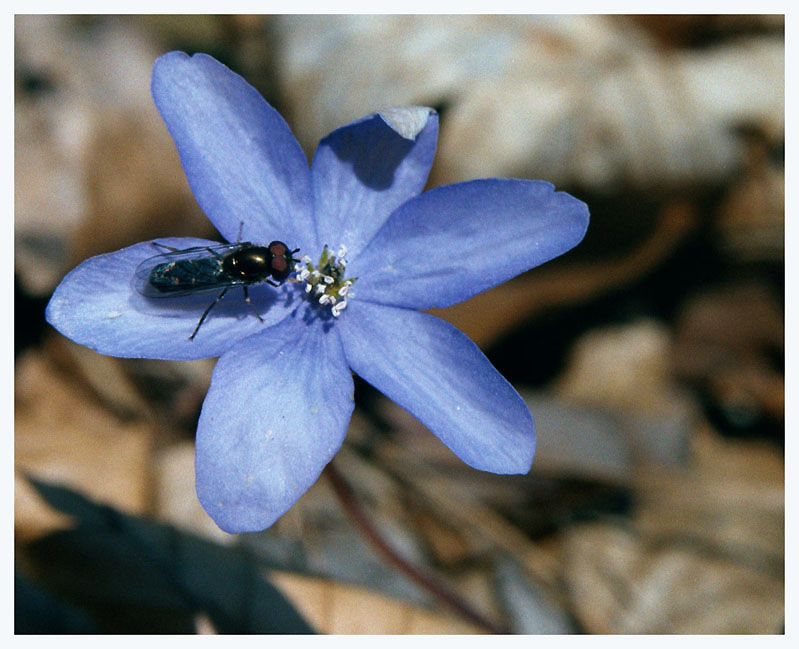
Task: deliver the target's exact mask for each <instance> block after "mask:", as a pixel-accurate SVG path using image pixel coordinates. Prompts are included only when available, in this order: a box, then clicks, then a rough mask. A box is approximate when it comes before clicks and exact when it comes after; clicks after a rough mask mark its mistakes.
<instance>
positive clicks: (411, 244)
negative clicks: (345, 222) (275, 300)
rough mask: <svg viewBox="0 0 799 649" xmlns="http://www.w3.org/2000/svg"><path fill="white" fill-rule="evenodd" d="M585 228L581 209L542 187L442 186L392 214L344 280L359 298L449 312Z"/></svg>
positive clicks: (563, 246) (495, 182) (493, 182)
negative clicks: (349, 280) (351, 282)
mask: <svg viewBox="0 0 799 649" xmlns="http://www.w3.org/2000/svg"><path fill="white" fill-rule="evenodd" d="M587 227H588V207H587V206H586V204H585V203H583V202H582V201H579V200H577V199H576V198H574V197H572V196H570V195H569V194H566V193H564V192H555V191H554V187H553V186H552V185H551V184H550V183H547V182H543V181H536V180H513V179H497V178H492V179H485V180H473V181H470V182H465V183H458V184H456V185H446V186H443V187H437V188H435V189H432V190H430V191H428V192H425V193H424V194H422V195H421V196H418V197H416V198H414V199H412V200H410V201H408V202H407V203H405V204H404V205H402V206H401V207H400V208H399V209H397V210H396V211H395V212H394V213H393V214H392V215H391V217H390V218H389V219H388V221H386V223H385V225H384V226H383V227H382V228H381V230H380V231H379V232H378V233H377V235H376V236H375V237H374V239H372V241H371V242H370V243H369V245H368V246H367V247H366V248H365V249H364V250H363V251H361V254H360V255H359V256H358V257H357V258H353V259H352V261H351V263H350V266H349V268H348V271H347V274H348V275H351V276H356V277H359V278H360V279H359V280H358V282H357V285H356V288H357V294H358V299H360V300H369V301H372V302H379V303H382V304H393V305H397V306H405V307H411V308H417V309H425V308H430V307H443V306H449V305H451V304H456V303H458V302H462V301H463V300H466V299H467V298H470V297H472V296H473V295H476V294H477V293H480V292H482V291H485V290H486V289H489V288H491V287H493V286H496V285H497V284H501V283H502V282H504V281H506V280H508V279H510V278H511V277H514V276H515V275H518V274H519V273H522V272H524V271H526V270H529V269H530V268H533V267H534V266H538V265H539V264H543V263H544V262H545V261H549V260H550V259H552V258H553V257H557V256H558V255H561V254H563V253H564V252H566V251H567V250H569V249H571V248H572V247H574V246H576V245H577V244H578V243H579V242H580V241H581V240H582V238H583V236H584V234H585V231H586V228H587Z"/></svg>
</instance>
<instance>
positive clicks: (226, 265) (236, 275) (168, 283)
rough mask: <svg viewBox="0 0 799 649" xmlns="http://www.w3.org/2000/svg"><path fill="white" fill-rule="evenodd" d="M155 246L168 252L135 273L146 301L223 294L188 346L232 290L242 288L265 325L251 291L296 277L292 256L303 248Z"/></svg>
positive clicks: (245, 244) (278, 243) (275, 244)
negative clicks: (215, 293)
mask: <svg viewBox="0 0 799 649" xmlns="http://www.w3.org/2000/svg"><path fill="white" fill-rule="evenodd" d="M153 245H154V246H156V247H158V248H162V249H164V250H165V251H166V252H163V253H161V254H160V255H155V256H154V257H150V258H149V259H145V260H144V261H143V262H142V263H140V264H139V266H138V267H137V268H136V276H135V286H136V290H137V291H138V292H139V293H141V294H142V295H143V296H145V297H148V298H162V297H178V296H181V295H194V294H195V293H204V292H210V291H216V290H219V289H220V288H221V289H222V292H221V293H220V294H219V295H218V296H217V298H216V299H215V300H214V301H213V302H211V304H209V305H208V308H207V309H206V310H205V311H204V312H203V314H202V316H200V321H199V322H198V323H197V326H196V327H195V328H194V331H193V332H192V334H191V336H189V340H194V337H195V336H196V335H197V332H198V331H199V330H200V326H201V325H202V323H203V322H204V321H205V319H206V317H208V314H209V313H210V312H211V309H213V308H214V307H215V306H216V305H217V304H218V303H219V301H220V300H221V299H222V298H223V297H224V296H225V293H227V292H228V290H230V288H231V287H233V286H241V288H242V289H243V291H244V300H245V301H246V302H247V304H249V305H250V307H252V310H253V312H254V313H255V315H256V316H257V317H258V319H259V320H260V321H261V322H263V318H261V316H260V315H259V314H258V312H257V311H256V310H255V307H254V306H253V305H252V302H251V301H250V296H249V295H248V293H247V287H248V286H250V285H252V284H260V283H262V282H266V283H267V284H270V285H272V286H280V283H282V282H284V281H285V280H286V279H287V278H288V276H289V275H290V274H291V273H292V272H293V271H294V266H295V264H296V263H297V260H296V259H294V257H293V255H294V253H295V252H298V251H299V248H295V249H294V250H289V247H288V246H287V245H286V244H285V243H283V242H282V241H273V242H272V243H270V244H269V245H268V246H259V245H255V244H253V243H250V242H249V241H242V242H239V243H229V244H218V245H213V246H197V247H194V248H185V249H183V250H181V249H179V248H172V247H170V246H165V245H164V244H161V243H156V242H153ZM273 280H276V281H273Z"/></svg>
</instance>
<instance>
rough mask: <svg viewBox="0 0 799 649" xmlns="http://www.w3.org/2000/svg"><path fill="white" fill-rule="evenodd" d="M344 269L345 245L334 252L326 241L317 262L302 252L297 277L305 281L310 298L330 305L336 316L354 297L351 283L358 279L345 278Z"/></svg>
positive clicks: (345, 267)
mask: <svg viewBox="0 0 799 649" xmlns="http://www.w3.org/2000/svg"><path fill="white" fill-rule="evenodd" d="M346 269H347V248H346V247H345V246H344V245H341V246H339V249H338V252H337V254H335V255H334V254H332V253H331V252H330V250H329V249H328V247H327V245H325V247H324V249H323V250H322V255H321V256H320V257H319V263H317V264H316V265H314V263H313V261H312V260H311V258H310V257H309V256H308V255H305V256H303V258H302V259H301V260H300V261H299V263H298V264H297V280H298V281H300V282H303V283H304V284H305V293H306V295H307V296H308V297H309V299H311V300H313V301H315V302H316V303H317V304H319V305H320V306H322V307H325V306H329V307H330V312H331V313H332V315H333V316H334V317H338V316H339V314H340V313H341V312H342V311H343V310H344V309H345V308H346V307H347V300H349V299H350V298H352V297H353V295H354V294H353V292H352V285H353V283H354V282H355V280H356V279H358V278H357V277H350V278H346V277H345V275H346Z"/></svg>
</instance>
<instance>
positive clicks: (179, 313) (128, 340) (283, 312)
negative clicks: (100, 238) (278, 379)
mask: <svg viewBox="0 0 799 649" xmlns="http://www.w3.org/2000/svg"><path fill="white" fill-rule="evenodd" d="M158 241H159V243H162V244H164V245H167V246H171V247H173V248H179V249H184V248H191V247H194V246H208V245H216V244H218V242H216V241H208V240H206V239H194V238H166V239H159V240H158ZM161 252H162V250H160V249H158V248H156V247H154V246H153V245H152V244H151V243H137V244H135V245H133V246H130V247H128V248H124V249H122V250H118V251H116V252H112V253H108V254H105V255H99V256H97V257H92V258H91V259H87V260H86V261H84V262H83V263H82V264H80V266H78V267H77V268H75V269H74V270H72V271H71V272H70V273H69V274H68V275H67V276H66V277H65V278H64V279H63V280H62V281H61V283H60V284H59V285H58V287H57V288H56V290H55V292H54V293H53V296H52V298H50V303H49V304H48V305H47V311H46V317H47V321H48V322H49V323H50V324H51V325H53V326H54V327H55V328H56V329H58V331H60V332H61V333H62V334H64V335H65V336H66V337H67V338H70V339H72V340H74V341H75V342H76V343H79V344H81V345H86V346H87V347H90V348H91V349H94V350H95V351H98V352H100V353H101V354H107V355H109V356H121V357H126V358H156V359H163V360H191V359H196V358H209V357H212V356H219V355H220V354H222V353H223V352H225V351H226V350H227V349H229V348H230V347H231V346H232V345H234V344H235V343H236V342H237V341H238V340H240V339H241V338H244V337H246V336H249V335H251V334H254V333H257V332H258V331H261V330H263V329H264V328H265V327H268V326H269V325H271V324H274V323H276V322H279V321H280V320H282V319H283V318H285V317H286V316H287V315H288V313H289V310H290V309H292V308H294V306H293V302H294V301H293V300H292V299H291V298H292V296H293V293H294V288H293V287H289V286H288V285H284V286H283V287H281V288H280V289H274V288H272V287H271V286H266V285H262V286H253V287H251V288H250V291H249V292H250V297H251V299H252V303H253V305H254V306H255V307H256V309H257V311H258V312H259V313H260V314H261V317H262V318H263V319H264V321H265V322H260V321H259V320H258V318H256V317H255V315H254V313H253V312H252V309H251V308H250V307H248V306H247V305H246V303H245V302H244V298H243V296H242V291H241V290H240V289H238V288H234V289H231V291H229V292H228V294H227V295H226V296H225V298H224V299H223V300H222V301H221V302H220V303H219V304H218V305H217V306H215V307H214V309H213V310H212V311H211V313H210V314H209V315H208V318H207V319H206V320H205V322H204V323H203V325H202V327H201V328H200V331H199V332H198V333H197V336H196V337H195V339H194V340H193V341H192V340H189V335H190V334H191V333H192V331H194V328H195V327H196V325H197V322H198V321H199V319H200V316H201V314H202V313H203V311H204V310H205V309H206V308H207V307H208V305H209V304H211V303H212V302H213V301H214V299H215V298H216V296H217V295H218V293H219V292H215V293H202V294H200V295H193V296H187V297H170V298H160V299H148V298H145V297H143V296H142V295H140V294H139V293H138V292H137V291H136V289H135V287H134V275H135V271H136V268H137V267H138V265H139V264H140V263H142V262H143V261H145V260H147V259H149V258H151V257H153V256H155V255H158V254H160V253H161ZM154 263H155V262H154Z"/></svg>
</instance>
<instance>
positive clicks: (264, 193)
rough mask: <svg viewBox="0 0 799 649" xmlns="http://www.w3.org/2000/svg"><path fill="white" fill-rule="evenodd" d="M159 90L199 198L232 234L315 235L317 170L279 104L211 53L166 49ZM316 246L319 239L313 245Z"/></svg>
mask: <svg viewBox="0 0 799 649" xmlns="http://www.w3.org/2000/svg"><path fill="white" fill-rule="evenodd" d="M151 89H152V94H153V99H154V100H155V105H156V107H157V108H158V111H159V112H160V113H161V117H163V119H164V122H166V126H167V128H168V129H169V133H170V134H171V135H172V139H173V140H174V141H175V145H176V146H177V149H178V152H179V154H180V159H181V162H182V163H183V169H184V170H185V172H186V177H187V178H188V181H189V185H190V186H191V189H192V191H193V192H194V196H195V197H196V199H197V202H198V203H199V204H200V207H202V209H203V211H204V212H205V214H206V215H207V216H208V218H209V219H211V221H212V222H213V224H214V225H215V226H216V227H217V229H218V230H219V232H221V233H222V236H224V237H225V238H226V239H227V240H228V241H236V240H237V239H238V236H239V228H240V225H241V224H242V223H243V224H244V227H243V230H242V233H241V236H242V240H244V241H253V242H256V243H262V244H266V243H269V242H270V241H272V240H275V239H278V240H281V241H285V242H286V243H287V244H288V245H289V246H290V247H297V246H300V247H303V246H305V247H310V246H313V244H314V243H315V241H314V238H313V234H314V229H313V222H312V214H311V210H312V204H311V182H310V170H309V168H308V161H307V159H306V158H305V154H304V153H303V151H302V149H301V148H300V145H299V143H298V142H297V140H296V139H295V137H294V135H293V134H292V133H291V131H290V129H289V127H288V125H287V124H286V122H285V121H284V120H283V118H282V117H281V116H280V115H279V114H278V112H277V111H276V110H275V109H274V108H272V107H271V106H270V105H269V104H268V103H266V101H265V100H264V99H263V97H261V96H260V95H259V94H258V92H257V91H256V90H255V88H253V87H252V86H251V85H250V84H248V83H247V82H246V81H245V80H244V79H242V78H241V77H240V76H239V75H237V74H235V73H234V72H232V71H231V70H229V69H228V68H227V67H225V66H224V65H222V64H221V63H219V62H218V61H216V60H214V59H213V58H211V57H210V56H207V55H205V54H196V55H194V56H192V57H189V56H187V55H186V54H184V53H183V52H170V53H169V54H165V55H163V56H161V57H160V58H159V59H158V60H157V61H156V62H155V66H154V68H153V78H152V88H151ZM313 247H315V246H313Z"/></svg>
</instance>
